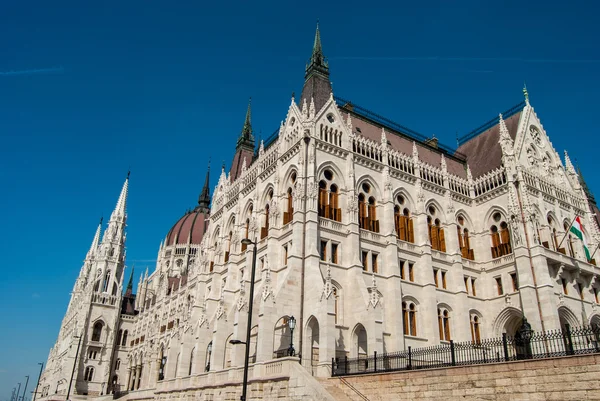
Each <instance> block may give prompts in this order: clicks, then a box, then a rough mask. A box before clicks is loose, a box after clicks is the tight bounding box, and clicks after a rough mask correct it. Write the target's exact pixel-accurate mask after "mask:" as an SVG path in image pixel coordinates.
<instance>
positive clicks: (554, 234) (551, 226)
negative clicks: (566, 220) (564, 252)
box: [538, 215, 558, 251]
mask: <svg viewBox="0 0 600 401" xmlns="http://www.w3.org/2000/svg"><path fill="white" fill-rule="evenodd" d="M547 221H548V239H549V241H542V245H543V246H544V247H546V248H548V249H554V250H555V251H558V230H557V224H556V221H555V220H554V219H553V218H552V216H550V215H548V219H547ZM538 236H539V233H538ZM550 244H552V245H550Z"/></svg>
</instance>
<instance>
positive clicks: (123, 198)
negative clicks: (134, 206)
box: [110, 171, 131, 220]
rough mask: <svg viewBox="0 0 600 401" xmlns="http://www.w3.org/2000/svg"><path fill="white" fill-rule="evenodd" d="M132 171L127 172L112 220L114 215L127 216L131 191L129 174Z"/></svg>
mask: <svg viewBox="0 0 600 401" xmlns="http://www.w3.org/2000/svg"><path fill="white" fill-rule="evenodd" d="M130 174H131V171H128V172H127V178H126V179H125V183H124V184H123V189H121V194H120V195H119V199H118V200H117V206H115V210H113V212H112V214H111V216H110V217H111V220H112V218H113V217H125V211H126V210H127V194H128V191H129V175H130Z"/></svg>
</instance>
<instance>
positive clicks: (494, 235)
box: [492, 232, 500, 248]
mask: <svg viewBox="0 0 600 401" xmlns="http://www.w3.org/2000/svg"><path fill="white" fill-rule="evenodd" d="M498 245H500V234H498V233H497V232H495V233H492V246H493V247H494V248H496V247H497V246H498Z"/></svg>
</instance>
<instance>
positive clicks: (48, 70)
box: [0, 67, 65, 77]
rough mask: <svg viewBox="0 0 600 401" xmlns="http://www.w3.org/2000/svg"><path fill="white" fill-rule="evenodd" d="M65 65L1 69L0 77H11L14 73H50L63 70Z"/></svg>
mask: <svg viewBox="0 0 600 401" xmlns="http://www.w3.org/2000/svg"><path fill="white" fill-rule="evenodd" d="M64 70H65V69H64V68H63V67H52V68H36V69H31V70H11V71H0V77H9V76H14V75H34V74H48V73H53V72H63V71H64Z"/></svg>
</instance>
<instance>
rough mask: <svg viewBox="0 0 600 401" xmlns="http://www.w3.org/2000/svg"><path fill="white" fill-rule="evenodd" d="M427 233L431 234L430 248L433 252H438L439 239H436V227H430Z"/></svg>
mask: <svg viewBox="0 0 600 401" xmlns="http://www.w3.org/2000/svg"><path fill="white" fill-rule="evenodd" d="M429 233H430V234H431V236H430V238H431V247H432V248H433V249H435V250H438V251H439V250H440V245H439V238H438V228H437V227H436V226H433V225H432V226H430V230H429Z"/></svg>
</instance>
